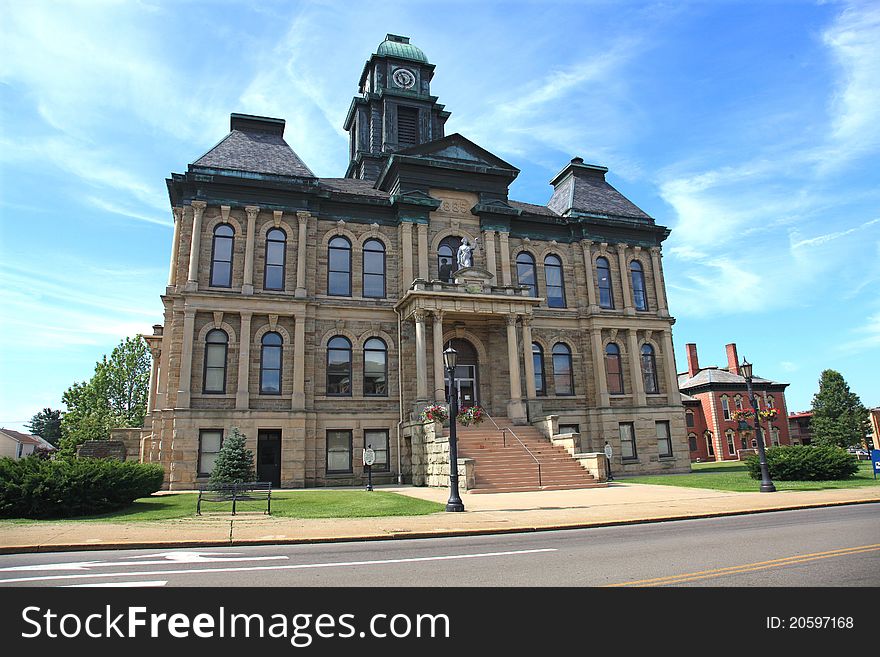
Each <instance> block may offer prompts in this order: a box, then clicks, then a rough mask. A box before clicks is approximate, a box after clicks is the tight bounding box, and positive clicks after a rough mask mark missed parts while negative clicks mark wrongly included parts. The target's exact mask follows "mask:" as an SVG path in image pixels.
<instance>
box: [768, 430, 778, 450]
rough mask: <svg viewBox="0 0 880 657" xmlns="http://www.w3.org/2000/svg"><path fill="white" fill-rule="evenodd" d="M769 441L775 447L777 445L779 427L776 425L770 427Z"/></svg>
mask: <svg viewBox="0 0 880 657" xmlns="http://www.w3.org/2000/svg"><path fill="white" fill-rule="evenodd" d="M770 442H771V443H773V445H774V446H775V447H779V427H777V426H776V425H773V426H772V427H770Z"/></svg>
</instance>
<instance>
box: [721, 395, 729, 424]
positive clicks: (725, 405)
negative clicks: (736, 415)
mask: <svg viewBox="0 0 880 657" xmlns="http://www.w3.org/2000/svg"><path fill="white" fill-rule="evenodd" d="M721 414H722V416H723V417H724V419H725V420H729V419H730V399H728V397H727V395H721Z"/></svg>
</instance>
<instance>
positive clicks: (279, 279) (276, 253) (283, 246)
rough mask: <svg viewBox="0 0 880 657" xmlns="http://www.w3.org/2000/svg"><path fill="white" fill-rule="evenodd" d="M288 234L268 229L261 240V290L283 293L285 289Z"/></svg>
mask: <svg viewBox="0 0 880 657" xmlns="http://www.w3.org/2000/svg"><path fill="white" fill-rule="evenodd" d="M289 235H290V234H289V233H287V232H285V231H284V229H283V228H275V227H274V226H273V227H272V228H270V229H269V230H268V231H267V233H266V239H265V240H263V289H264V290H279V291H283V290H284V289H285V288H286V287H287V253H288V250H289V249H288V246H289V239H288V238H289Z"/></svg>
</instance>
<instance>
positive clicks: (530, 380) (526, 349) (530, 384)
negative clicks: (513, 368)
mask: <svg viewBox="0 0 880 657" xmlns="http://www.w3.org/2000/svg"><path fill="white" fill-rule="evenodd" d="M522 334H523V363H524V364H525V368H526V399H529V400H531V399H536V398H537V397H538V391H537V390H536V389H535V359H534V357H533V356H532V318H531V317H526V316H525V315H524V316H523V318H522Z"/></svg>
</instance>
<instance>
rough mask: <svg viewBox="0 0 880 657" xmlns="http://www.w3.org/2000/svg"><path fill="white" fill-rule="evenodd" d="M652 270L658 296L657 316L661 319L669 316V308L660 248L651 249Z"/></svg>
mask: <svg viewBox="0 0 880 657" xmlns="http://www.w3.org/2000/svg"><path fill="white" fill-rule="evenodd" d="M651 269H652V271H653V272H654V293H655V294H656V296H657V314H658V315H660V316H661V317H668V316H669V308H668V306H667V305H666V286H665V285H664V284H663V273H662V271H661V268H660V247H659V246H654V247H651Z"/></svg>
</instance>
